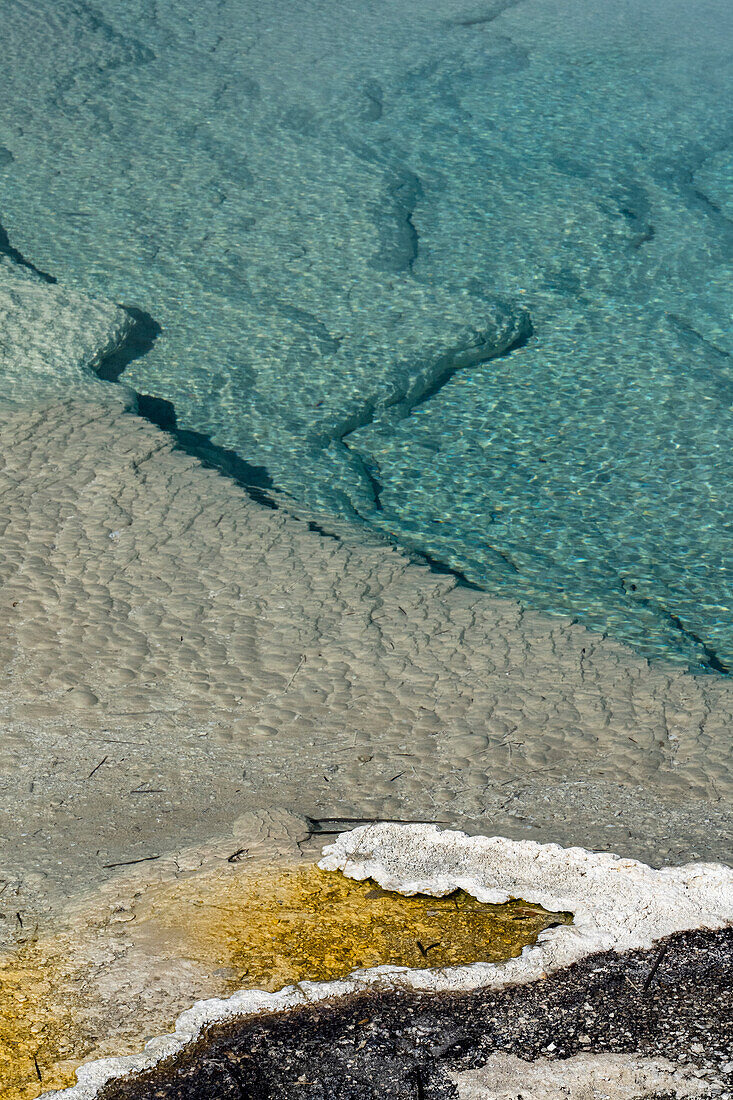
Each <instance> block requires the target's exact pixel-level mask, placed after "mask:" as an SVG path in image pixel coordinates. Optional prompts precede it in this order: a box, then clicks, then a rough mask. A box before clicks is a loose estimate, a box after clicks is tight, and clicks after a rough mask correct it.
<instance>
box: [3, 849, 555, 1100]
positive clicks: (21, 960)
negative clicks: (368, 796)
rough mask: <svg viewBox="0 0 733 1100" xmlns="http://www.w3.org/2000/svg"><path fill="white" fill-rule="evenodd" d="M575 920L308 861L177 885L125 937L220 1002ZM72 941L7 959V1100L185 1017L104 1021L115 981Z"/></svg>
mask: <svg viewBox="0 0 733 1100" xmlns="http://www.w3.org/2000/svg"><path fill="white" fill-rule="evenodd" d="M569 919H570V918H569V915H568V914H557V913H549V912H547V911H546V910H543V909H541V908H540V907H539V906H535V905H527V904H526V903H524V902H522V901H512V902H509V903H508V904H506V905H483V904H481V903H480V902H478V901H476V900H475V898H472V897H471V896H470V895H468V894H466V893H464V892H463V891H456V892H455V893H453V894H451V895H450V896H448V897H445V898H433V897H428V896H425V895H418V896H416V897H402V896H401V895H399V894H394V893H390V892H387V891H384V890H382V889H380V888H379V887H378V886H376V885H375V884H374V883H373V882H371V881H366V882H355V881H353V880H351V879H347V878H345V877H344V876H343V875H340V874H336V873H332V872H326V871H321V870H320V869H318V868H316V867H313V866H312V865H302V866H295V867H280V868H277V869H275V870H269V871H267V872H263V871H262V869H258V871H257V872H252V871H247V870H244V869H243V870H241V871H239V872H237V873H235V874H214V875H211V874H210V875H199V876H193V877H191V878H188V879H181V880H176V881H175V882H173V883H172V884H168V885H166V886H163V887H160V888H157V889H154V890H151V891H150V896H149V897H147V898H143V899H142V901H141V902H140V903H139V904H138V905H137V906H136V908H135V911H134V914H130V917H129V920H130V923H128V924H127V925H126V926H125V931H126V933H128V935H130V936H131V937H132V940H133V941H134V943H135V945H136V947H137V948H138V949H141V950H143V951H144V953H145V954H146V955H147V956H150V955H151V954H154V955H155V956H156V957H166V958H178V959H184V960H187V961H188V962H189V963H191V962H193V964H194V965H195V966H197V967H198V968H199V970H203V971H204V972H205V973H207V974H209V975H211V981H210V990H209V994H208V995H210V996H216V995H222V994H227V993H231V992H233V991H234V990H235V989H241V988H259V989H265V990H271V991H274V990H277V989H280V988H282V987H283V986H285V985H290V984H292V983H294V982H298V981H301V980H304V979H308V980H312V981H326V980H330V979H334V978H339V977H343V976H345V975H346V974H348V973H350V972H351V971H352V970H355V969H359V968H365V967H371V966H377V965H380V964H384V963H392V964H396V965H400V966H409V967H416V968H426V967H444V966H452V965H457V964H462V963H470V962H476V961H479V960H482V961H489V962H499V961H502V960H504V959H508V958H511V957H512V956H514V955H518V954H519V953H520V952H521V950H522V948H523V947H524V946H525V945H526V944H531V943H534V942H535V940H536V938H537V935H538V933H539V932H540V931H542V929H543V928H546V927H547V926H548V925H550V924H554V923H556V922H557V921H563V922H565V921H567V920H569ZM69 942H70V941H69V939H68V937H67V938H65V939H64V938H62V937H61V936H56V937H50V938H48V939H46V940H43V939H40V940H35V941H34V940H31V941H29V942H27V943H25V944H23V945H21V946H20V947H19V949H18V950H17V951H16V952H15V953H13V954H12V955H8V956H6V957H5V958H4V959H3V960H2V961H0V1082H2V1084H1V1085H0V1098H2V1100H31V1098H34V1097H37V1096H39V1095H41V1094H42V1093H43V1092H44V1091H46V1090H48V1089H52V1088H63V1087H66V1086H68V1085H72V1084H73V1083H74V1081H75V1074H74V1071H75V1069H76V1068H77V1067H78V1066H79V1065H80V1064H81V1063H82V1062H84V1061H87V1060H88V1059H89V1058H90V1057H99V1056H102V1055H103V1054H104V1055H107V1054H111V1053H116V1054H123V1053H131V1052H133V1051H135V1050H139V1049H140V1048H141V1047H142V1045H143V1042H144V1040H145V1038H146V1037H148V1036H149V1035H150V1034H151V1033H154V1032H155V1031H164V1030H166V1029H168V1030H170V1029H171V1028H172V1026H173V1023H174V1019H167V1020H163V1021H161V1020H159V1019H151V1020H148V1021H146V1020H145V1019H141V1018H140V1014H139V1011H136V1012H135V1013H131V1015H130V1018H129V1019H125V1018H124V1003H123V1002H124V998H123V997H121V998H120V1006H119V1007H120V1011H119V1013H118V1014H116V1017H115V1018H114V1019H113V1018H112V1016H109V1020H107V1015H108V1014H109V1007H108V1006H107V1008H106V1010H104V1009H103V1010H101V1011H100V1010H96V1011H95V995H94V980H95V979H91V980H90V970H92V971H94V973H95V975H96V980H98V981H100V982H101V983H103V982H104V963H103V962H102V963H101V964H100V962H99V953H98V952H97V954H96V958H95V963H94V966H92V967H90V966H89V963H88V960H87V959H85V953H84V950H83V948H82V949H80V950H77V951H74V950H73V938H72V940H71V943H72V950H69ZM130 966H131V967H132V966H134V961H133V957H132V956H131V960H130ZM107 992H108V991H107ZM182 992H185V990H184V991H182ZM192 999H195V998H192ZM188 1003H189V1002H187V1001H185V1002H184V1003H183V1004H182V1006H181V1009H180V1010H182V1008H184V1007H186V1006H187V1004H188ZM146 1023H148V1024H150V1025H151V1026H150V1027H147V1026H146ZM101 1044H103V1045H101Z"/></svg>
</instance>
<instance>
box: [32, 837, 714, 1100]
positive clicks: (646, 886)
mask: <svg viewBox="0 0 733 1100" xmlns="http://www.w3.org/2000/svg"><path fill="white" fill-rule="evenodd" d="M319 866H320V867H322V868H323V869H324V870H330V871H342V872H343V873H344V874H346V875H347V876H348V877H350V878H355V879H365V878H372V879H374V880H375V881H376V882H377V883H379V885H380V886H382V887H383V888H384V889H387V890H393V891H395V892H397V893H401V894H408V895H409V894H415V893H424V894H431V895H433V896H436V897H440V896H444V895H445V894H449V893H451V892H452V891H453V890H455V889H457V888H461V889H463V890H466V891H467V892H468V893H470V894H472V895H473V896H474V897H476V898H478V899H479V901H484V902H504V901H508V900H509V899H510V898H517V897H520V898H523V899H524V900H525V901H527V902H530V903H534V904H538V905H542V906H543V907H544V908H545V909H549V910H551V911H555V912H559V911H563V910H570V911H571V912H572V913H573V914H574V923H573V925H572V926H569V925H560V926H558V927H555V928H551V929H547V930H545V931H544V932H542V933H540V936H539V938H538V941H537V944H536V945H535V946H533V947H525V948H524V950H523V951H522V954H521V956H519V957H518V958H515V959H510V960H509V961H508V962H504V963H473V964H472V965H470V966H456V967H448V968H445V969H442V970H409V969H407V968H405V967H395V966H378V967H374V968H372V969H369V970H360V971H355V972H354V973H352V974H350V975H349V976H348V977H347V978H344V979H342V980H340V981H335V982H300V983H299V984H298V985H296V986H288V987H287V988H285V989H282V990H280V992H278V993H265V992H263V991H262V990H258V989H252V990H242V991H241V992H239V993H235V994H234V995H233V996H231V997H228V998H226V999H221V998H212V999H211V1000H205V1001H198V1002H197V1003H196V1004H194V1005H193V1007H192V1008H190V1009H188V1010H187V1011H186V1012H184V1013H182V1014H181V1015H180V1016H179V1017H178V1020H177V1021H176V1027H175V1031H174V1032H173V1033H171V1034H169V1035H163V1036H160V1037H158V1038H155V1039H151V1040H150V1042H148V1043H147V1044H146V1046H145V1049H144V1051H142V1052H141V1053H139V1054H133V1055H129V1056H127V1057H122V1058H104V1059H101V1060H99V1061H96V1062H90V1063H88V1064H87V1065H85V1066H81V1067H80V1068H79V1069H78V1070H77V1082H78V1083H77V1084H76V1085H74V1086H72V1087H71V1088H68V1089H62V1090H60V1091H55V1092H50V1093H46V1094H45V1095H46V1096H47V1097H51V1098H53V1097H57V1098H61V1097H63V1098H64V1100H92V1098H93V1097H95V1096H97V1094H98V1092H99V1091H100V1089H101V1088H102V1086H103V1085H104V1084H106V1083H107V1082H108V1081H111V1080H113V1079H114V1078H119V1077H125V1076H127V1075H129V1074H132V1073H136V1072H139V1071H141V1070H144V1069H148V1068H150V1067H151V1066H153V1065H155V1064H156V1063H157V1062H160V1061H162V1060H163V1059H164V1058H168V1057H170V1056H171V1055H173V1054H176V1053H177V1052H179V1051H180V1050H182V1049H183V1047H185V1046H186V1045H187V1044H188V1043H190V1042H191V1041H192V1040H193V1039H195V1038H196V1037H197V1035H198V1034H199V1033H200V1031H201V1030H202V1028H203V1027H204V1026H205V1025H206V1024H209V1023H213V1022H214V1021H221V1020H227V1019H232V1018H234V1017H243V1016H249V1015H253V1014H255V1013H261V1012H282V1011H285V1010H287V1009H290V1008H294V1007H295V1006H297V1005H302V1004H308V1003H312V1002H314V1001H321V1000H325V999H327V998H330V997H343V996H345V995H347V994H350V993H355V992H358V991H359V990H364V989H367V988H369V987H372V988H373V987H375V986H376V987H379V988H382V989H385V988H389V989H397V988H401V989H414V990H426V991H433V992H438V991H454V992H456V991H461V990H471V989H477V988H480V987H491V988H495V989H497V988H501V987H502V986H506V985H517V984H521V983H524V982H530V981H535V980H537V979H538V978H541V977H544V976H545V975H547V974H550V973H552V972H554V971H557V970H560V969H562V968H564V967H566V966H569V965H571V964H572V963H575V962H578V961H579V960H580V959H582V958H584V957H585V956H587V955H590V954H592V953H594V952H598V951H607V950H617V951H628V950H632V949H638V948H642V949H643V948H649V947H651V946H652V944H653V943H654V941H655V940H658V939H660V938H662V937H663V936H668V935H671V934H672V933H674V932H682V931H687V930H690V929H694V928H704V929H709V930H711V931H712V930H714V929H717V928H722V927H725V926H726V925H728V924H732V923H733V869H731V868H730V867H725V866H723V865H722V864H717V863H690V864H686V865H685V866H683V867H664V868H662V869H661V870H655V869H654V868H651V867H647V866H646V865H645V864H643V863H639V862H637V861H636V860H632V859H622V858H619V857H618V856H615V855H610V854H607V853H598V852H589V851H586V850H585V849H584V848H561V847H560V846H559V845H557V844H537V843H535V842H534V841H514V840H507V839H505V838H504V837H484V836H478V837H469V836H467V835H466V834H465V833H461V832H453V831H450V830H445V831H441V830H440V829H439V828H438V827H437V826H435V825H392V824H388V823H379V824H375V825H366V826H361V827H360V828H358V829H354V830H353V831H352V832H350V833H342V834H341V835H340V836H339V837H337V839H336V841H335V843H334V844H331V845H329V846H328V847H327V848H325V849H324V855H323V859H322V860H321V861H320V863H319Z"/></svg>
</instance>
